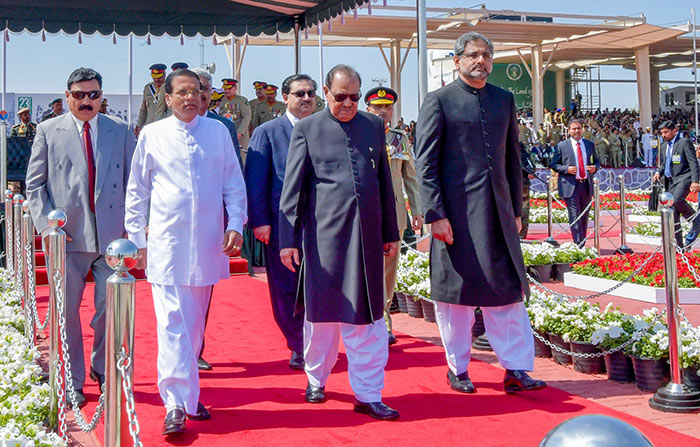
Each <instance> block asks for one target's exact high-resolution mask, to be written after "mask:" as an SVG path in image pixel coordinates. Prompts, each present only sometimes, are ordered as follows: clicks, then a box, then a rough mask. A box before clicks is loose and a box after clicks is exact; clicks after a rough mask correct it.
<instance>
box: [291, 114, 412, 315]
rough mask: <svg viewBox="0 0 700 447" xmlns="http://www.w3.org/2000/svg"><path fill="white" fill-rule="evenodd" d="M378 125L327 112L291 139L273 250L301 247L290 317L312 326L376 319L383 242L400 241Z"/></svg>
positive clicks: (370, 119) (359, 116)
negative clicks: (298, 315)
mask: <svg viewBox="0 0 700 447" xmlns="http://www.w3.org/2000/svg"><path fill="white" fill-rule="evenodd" d="M384 138H385V137H384V123H383V122H382V120H381V119H380V118H378V117H376V116H373V115H370V114H368V113H365V112H357V115H356V116H355V117H354V118H353V119H352V120H351V121H349V122H347V123H343V122H340V121H338V120H337V119H335V118H334V117H333V115H332V114H331V113H330V110H328V109H327V110H324V111H322V112H319V113H316V114H314V115H311V116H309V117H307V118H304V119H303V120H301V121H299V122H298V123H297V124H296V125H295V126H294V130H293V131H292V137H291V141H290V144H289V154H288V156H287V169H286V172H285V177H284V186H283V188H282V196H281V198H280V235H279V236H280V248H281V249H282V248H294V247H298V246H299V241H300V240H302V250H303V253H304V259H303V261H302V267H301V269H302V270H301V276H300V286H301V287H300V289H299V294H298V296H297V303H298V304H299V305H298V306H297V309H300V308H301V306H300V304H302V303H301V302H300V298H303V300H304V301H303V304H304V305H305V308H306V318H307V319H308V320H309V321H311V322H342V323H350V324H369V323H372V322H374V321H376V320H379V319H381V318H382V316H383V309H384V293H383V281H384V255H383V245H384V243H386V242H394V241H398V240H399V233H398V228H397V225H396V209H395V205H394V191H393V189H392V184H391V173H390V170H389V163H388V160H387V154H386V150H385V148H384V146H385V143H384Z"/></svg>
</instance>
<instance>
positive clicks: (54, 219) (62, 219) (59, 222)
mask: <svg viewBox="0 0 700 447" xmlns="http://www.w3.org/2000/svg"><path fill="white" fill-rule="evenodd" d="M66 219H67V218H66V213H65V212H64V211H63V210H53V211H51V212H50V213H49V215H48V219H47V220H48V221H49V226H50V227H51V228H62V227H63V226H64V225H65V224H66Z"/></svg>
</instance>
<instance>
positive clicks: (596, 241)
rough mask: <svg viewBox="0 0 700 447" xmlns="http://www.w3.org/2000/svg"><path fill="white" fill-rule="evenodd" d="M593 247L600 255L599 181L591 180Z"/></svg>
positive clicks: (596, 178) (596, 179)
mask: <svg viewBox="0 0 700 447" xmlns="http://www.w3.org/2000/svg"><path fill="white" fill-rule="evenodd" d="M593 222H594V224H595V226H594V228H593V245H594V246H595V251H596V252H598V255H600V180H598V177H595V178H594V179H593Z"/></svg>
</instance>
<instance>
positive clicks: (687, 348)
mask: <svg viewBox="0 0 700 447" xmlns="http://www.w3.org/2000/svg"><path fill="white" fill-rule="evenodd" d="M681 344H682V352H681V357H680V361H681V367H682V368H683V380H684V382H685V384H686V385H687V386H688V388H690V389H691V390H693V391H700V376H698V368H699V367H700V328H697V327H693V326H690V325H689V324H687V323H686V322H681Z"/></svg>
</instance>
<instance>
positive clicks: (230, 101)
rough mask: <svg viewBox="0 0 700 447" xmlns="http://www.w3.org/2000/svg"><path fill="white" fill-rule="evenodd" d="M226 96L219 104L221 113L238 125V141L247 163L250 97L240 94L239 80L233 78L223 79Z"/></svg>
mask: <svg viewBox="0 0 700 447" xmlns="http://www.w3.org/2000/svg"><path fill="white" fill-rule="evenodd" d="M221 82H222V83H223V86H222V88H223V90H224V98H222V99H221V103H220V104H219V115H221V116H223V117H225V118H228V119H230V120H231V121H233V124H235V125H236V132H237V133H238V143H239V144H240V146H241V156H242V157H243V163H245V154H246V151H247V149H248V140H249V134H248V127H249V126H250V115H251V111H250V105H249V104H248V98H246V97H245V96H241V95H238V94H237V93H238V81H237V80H236V79H232V78H226V79H222V80H221Z"/></svg>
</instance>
